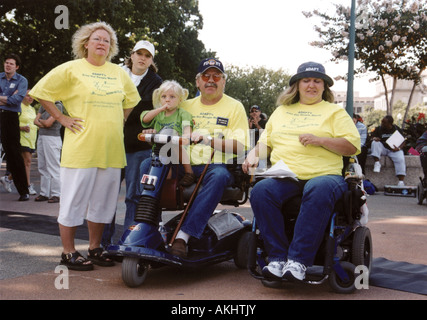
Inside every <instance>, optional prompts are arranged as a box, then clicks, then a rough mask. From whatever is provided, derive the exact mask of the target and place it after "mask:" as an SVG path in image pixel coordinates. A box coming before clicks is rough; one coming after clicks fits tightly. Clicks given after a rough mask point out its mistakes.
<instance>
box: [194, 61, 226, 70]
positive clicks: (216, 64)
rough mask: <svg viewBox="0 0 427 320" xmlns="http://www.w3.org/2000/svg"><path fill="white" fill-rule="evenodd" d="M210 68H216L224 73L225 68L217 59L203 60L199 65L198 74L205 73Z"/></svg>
mask: <svg viewBox="0 0 427 320" xmlns="http://www.w3.org/2000/svg"><path fill="white" fill-rule="evenodd" d="M209 68H215V69H218V70H219V71H221V72H222V73H224V66H223V65H222V63H221V61H219V60H218V59H215V58H207V59H203V60H202V61H201V62H200V64H199V68H198V70H197V73H203V72H205V71H206V70H208V69H209Z"/></svg>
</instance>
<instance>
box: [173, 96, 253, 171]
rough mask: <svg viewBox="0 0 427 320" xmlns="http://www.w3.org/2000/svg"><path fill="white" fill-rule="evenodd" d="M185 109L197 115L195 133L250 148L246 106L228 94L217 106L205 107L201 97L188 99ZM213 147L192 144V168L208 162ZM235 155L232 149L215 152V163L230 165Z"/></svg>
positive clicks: (183, 105)
mask: <svg viewBox="0 0 427 320" xmlns="http://www.w3.org/2000/svg"><path fill="white" fill-rule="evenodd" d="M181 108H182V109H183V110H186V111H188V112H189V113H190V114H191V115H192V116H193V124H194V125H193V132H196V131H198V132H200V133H201V134H203V135H211V136H212V137H218V136H219V134H222V135H223V136H224V139H235V140H237V141H239V142H240V143H242V144H243V145H244V146H249V142H250V141H249V135H248V131H249V127H248V121H247V116H246V112H245V108H244V107H243V105H242V103H241V102H239V101H237V100H236V99H233V98H231V97H229V96H227V95H226V94H224V95H223V97H222V98H221V100H220V101H219V102H217V103H216V104H214V105H204V104H203V103H202V102H201V101H200V96H199V97H196V98H194V99H190V100H186V101H184V102H183V103H182V104H181ZM211 153H212V148H211V147H210V146H206V145H204V144H203V143H199V144H196V145H191V146H190V150H189V156H190V162H191V164H192V165H198V164H204V163H207V162H208V160H209V159H210V156H211ZM233 157H235V155H234V154H233V153H232V150H230V152H228V153H222V152H220V151H218V150H216V151H215V156H214V159H213V160H212V163H227V161H228V160H229V159H232V158H233Z"/></svg>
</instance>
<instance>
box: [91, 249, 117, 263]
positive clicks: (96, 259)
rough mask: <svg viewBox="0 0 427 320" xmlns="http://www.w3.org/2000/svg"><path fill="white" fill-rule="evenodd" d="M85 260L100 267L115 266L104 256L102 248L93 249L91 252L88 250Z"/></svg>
mask: <svg viewBox="0 0 427 320" xmlns="http://www.w3.org/2000/svg"><path fill="white" fill-rule="evenodd" d="M87 258H88V260H90V261H92V262H93V263H94V264H96V265H98V266H102V267H112V266H114V264H115V263H114V261H113V260H111V259H110V258H108V257H107V256H106V255H105V254H104V250H103V249H102V248H95V249H93V250H90V249H88V255H87Z"/></svg>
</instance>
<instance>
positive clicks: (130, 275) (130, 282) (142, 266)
mask: <svg viewBox="0 0 427 320" xmlns="http://www.w3.org/2000/svg"><path fill="white" fill-rule="evenodd" d="M148 268H149V265H148V263H145V262H142V260H141V259H139V258H136V257H124V258H123V262H122V279H123V282H124V283H125V284H126V285H127V286H128V287H131V288H135V287H138V286H140V285H142V284H143V282H144V281H145V278H146V277H147V273H148Z"/></svg>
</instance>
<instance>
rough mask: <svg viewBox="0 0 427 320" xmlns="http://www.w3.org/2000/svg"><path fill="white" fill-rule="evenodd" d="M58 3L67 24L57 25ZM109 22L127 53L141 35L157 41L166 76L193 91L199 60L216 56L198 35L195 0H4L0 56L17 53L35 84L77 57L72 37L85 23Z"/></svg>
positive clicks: (121, 57) (118, 59)
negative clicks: (63, 12)
mask: <svg viewBox="0 0 427 320" xmlns="http://www.w3.org/2000/svg"><path fill="white" fill-rule="evenodd" d="M58 5H63V6H66V8H67V9H68V23H69V26H68V29H65V28H62V29H60V28H56V27H55V20H56V19H57V18H58V16H59V13H55V8H56V7H57V6H58ZM95 21H105V22H107V23H109V24H110V25H111V26H112V27H113V28H114V30H115V31H116V33H117V37H118V41H119V49H120V52H119V54H118V55H117V57H116V58H114V60H113V62H116V63H120V62H122V61H123V60H124V58H125V57H127V56H128V55H129V53H130V51H131V49H132V48H133V46H134V44H135V43H136V42H137V41H139V40H141V39H148V40H150V41H152V42H154V43H155V47H156V51H157V53H156V56H155V59H154V61H155V63H156V64H157V66H158V67H159V75H160V76H161V77H162V78H163V79H175V80H177V81H179V82H180V83H181V84H182V85H184V86H185V87H187V88H188V89H189V90H190V92H195V83H194V76H195V74H196V71H197V66H198V63H199V61H200V60H201V59H203V58H205V57H208V56H213V55H214V53H212V52H206V50H205V47H204V44H203V43H202V42H201V41H200V40H198V38H197V36H198V30H200V29H201V28H202V26H203V20H202V17H201V15H200V13H199V10H198V1H196V0H174V1H169V0H132V1H131V0H62V1H57V0H44V1H34V0H15V1H10V0H2V1H1V2H0V39H1V44H0V56H3V55H4V54H5V53H6V52H15V53H17V54H18V55H19V56H20V57H21V59H22V69H21V70H20V73H22V74H23V75H25V76H26V77H27V78H28V80H29V83H30V86H32V85H34V84H35V83H36V82H37V81H38V80H39V79H40V78H41V77H42V76H43V75H44V74H46V73H47V72H48V71H49V70H51V69H52V68H54V67H55V66H57V65H59V64H61V63H63V62H66V61H69V60H71V59H73V57H72V49H71V38H72V35H73V34H74V32H75V31H76V30H77V29H78V28H79V27H80V26H82V25H84V24H87V23H91V22H95Z"/></svg>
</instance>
